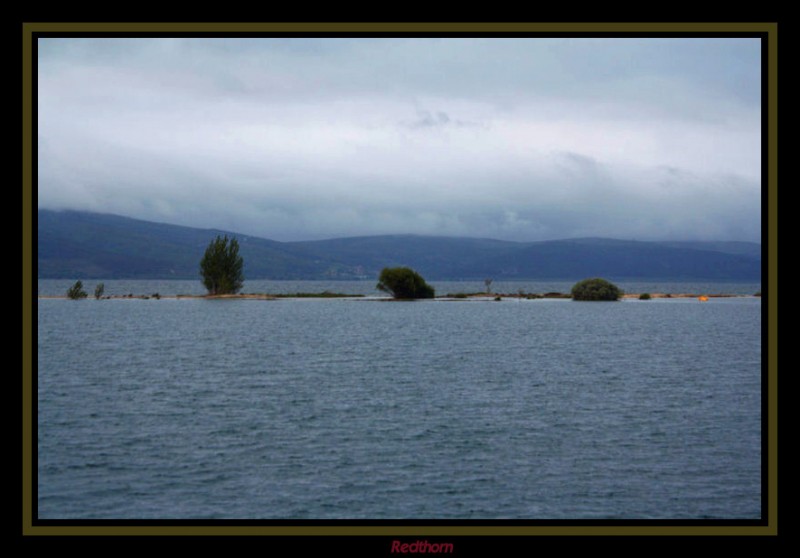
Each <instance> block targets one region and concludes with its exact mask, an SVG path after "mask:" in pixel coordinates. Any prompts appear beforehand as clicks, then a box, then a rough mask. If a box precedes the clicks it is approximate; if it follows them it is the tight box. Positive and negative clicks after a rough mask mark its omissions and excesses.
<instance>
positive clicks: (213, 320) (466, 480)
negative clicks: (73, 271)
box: [37, 281, 762, 519]
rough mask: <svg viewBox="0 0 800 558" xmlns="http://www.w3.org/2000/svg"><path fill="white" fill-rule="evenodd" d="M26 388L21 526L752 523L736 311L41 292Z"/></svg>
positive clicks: (752, 463)
mask: <svg viewBox="0 0 800 558" xmlns="http://www.w3.org/2000/svg"><path fill="white" fill-rule="evenodd" d="M42 283H44V284H45V287H46V289H51V288H52V289H55V287H53V286H52V284H50V283H53V282H46V281H45V282H40V285H39V291H40V293H42V289H43V286H42ZM55 283H58V282H55ZM135 283H136V285H131V284H128V285H127V286H125V288H123V289H122V292H126V291H125V289H127V288H130V289H133V290H132V292H134V293H135V294H138V293H142V294H145V293H151V292H161V293H162V294H169V293H170V292H171V291H170V290H169V289H168V286H165V285H164V284H158V285H155V284H152V283H147V282H135ZM143 283H144V284H143ZM179 283H182V282H179ZM273 283H274V282H273ZM64 284H66V285H67V286H69V284H70V282H69V281H66V282H64ZM93 285H94V282H86V288H87V290H90V289H93ZM109 285H111V287H112V288H111V289H110V288H109ZM340 285H341V284H340V283H334V284H332V285H331V286H330V287H325V288H330V290H335V291H339V292H343V289H342V288H341V287H340ZM134 286H136V288H135V289H134ZM475 286H476V287H478V288H475V289H474V290H481V289H480V287H482V283H480V284H479V283H476V284H475ZM570 286H571V285H570ZM117 287H119V285H116V286H115V285H113V284H112V282H108V281H107V282H106V292H107V293H108V294H113V289H114V288H117ZM140 287H141V288H140ZM493 287H494V290H501V289H500V288H498V287H499V286H498V285H493ZM717 287H718V286H717ZM750 287H751V286H748V291H747V293H748V294H751V293H752V292H753V289H752V288H750ZM755 287H756V290H758V289H759V288H760V287H759V286H755ZM58 288H60V283H58ZM169 288H171V289H172V292H175V293H177V292H191V291H189V290H188V289H186V287H185V285H183V284H180V285H174V284H171V286H169ZM286 288H287V289H288V290H287V291H286V292H295V291H317V290H324V288H323V289H319V288H318V286H317V285H314V284H310V285H309V284H308V283H302V284H295V286H292V287H286ZM524 288H525V289H526V290H532V291H533V290H537V289H533V288H531V289H528V287H524ZM46 289H45V290H46ZM470 289H472V287H469V288H464V289H459V290H470ZM676 289H677V287H676ZM64 290H66V287H65V288H64ZM251 290H252V291H253V292H257V289H248V285H246V286H245V291H247V292H250V291H251ZM516 290H517V288H514V289H513V290H511V291H510V292H516ZM543 290H561V291H568V290H569V288H563V287H559V288H554V289H538V292H541V291H543ZM649 290H652V291H653V292H656V291H658V290H659V289H656V288H653V289H649ZM687 290H688V291H690V292H693V289H691V288H686V289H683V288H680V289H678V290H676V291H673V292H685V291H687ZM719 291H720V289H718V288H717V289H715V290H711V289H709V291H708V292H719ZM122 292H121V293H119V294H122ZM273 292H277V291H273ZM662 292H663V289H662ZM723 292H728V291H723ZM42 294H47V293H42ZM52 294H63V291H61V292H55V293H52ZM37 388H38V469H37V471H38V497H37V504H38V515H39V517H40V518H43V519H47V518H52V519H56V518H58V519H90V518H98V519H106V518H159V519H165V518H166V519H168V518H211V519H215V518H233V519H242V518H260V519H299V518H303V519H306V518H308V519H365V518H366V519H508V518H513V519H582V518H592V519H594V518H612V519H617V518H622V519H624V518H636V519H664V518H676V519H686V518H736V519H740V518H742V519H757V518H760V516H761V513H762V510H761V492H762V486H761V301H760V299H757V298H733V299H711V300H710V301H709V302H705V303H701V302H698V301H697V300H694V299H670V300H663V299H660V300H651V301H638V300H627V301H624V302H618V303H581V302H572V301H569V300H530V301H529V300H517V299H513V300H512V299H506V300H503V301H502V302H492V301H486V302H474V301H457V302H453V301H451V302H447V301H417V302H382V301H374V300H358V299H349V300H275V301H258V300H197V299H162V300H158V301H156V300H152V299H151V300H137V299H133V300H124V299H115V300H104V301H95V300H92V299H90V300H84V301H69V300H62V299H39V300H38V374H37Z"/></svg>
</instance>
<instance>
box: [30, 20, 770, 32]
mask: <svg viewBox="0 0 800 558" xmlns="http://www.w3.org/2000/svg"><path fill="white" fill-rule="evenodd" d="M25 25H26V26H27V27H29V28H30V30H31V31H32V32H34V33H60V32H64V33H312V32H313V33H515V32H518V33H572V34H577V33H640V34H647V33H683V34H687V33H710V32H712V33H763V32H770V31H771V30H773V31H774V26H775V24H773V23H766V22H765V23H757V22H754V23H748V22H719V23H691V22H687V23H680V22H663V23H652V22H642V23H631V22H617V23H615V22H608V23H595V22H583V23H581V22H578V23H568V22H553V23H536V22H495V23H478V22H453V23H431V22H419V23H415V22H393V23H387V22H374V23H365V22H341V23H329V22H306V23H304V22H285V23H271V22H263V23H252V22H250V23H248V22H242V23H235V22H228V23H209V22H194V23H167V22H152V23H147V22H124V23H119V22H108V23H97V22H85V23H81V22H75V23H59V22H56V23H50V22H32V23H27V24H25ZM711 28H713V30H711Z"/></svg>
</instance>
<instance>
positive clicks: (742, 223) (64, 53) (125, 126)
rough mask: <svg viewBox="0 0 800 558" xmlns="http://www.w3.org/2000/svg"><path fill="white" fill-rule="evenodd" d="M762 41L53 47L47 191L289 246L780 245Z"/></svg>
mask: <svg viewBox="0 0 800 558" xmlns="http://www.w3.org/2000/svg"><path fill="white" fill-rule="evenodd" d="M760 56H761V47H760V42H759V40H758V39H674V38H666V39H587V38H582V39H578V38H573V39H566V38H565V39H538V38H531V39H500V38H486V39H456V38H444V39H419V38H406V39H389V38H353V39H39V56H38V80H39V81H38V87H39V90H38V147H39V152H38V169H39V184H38V203H39V207H40V208H49V209H61V208H70V209H86V210H92V211H101V212H110V213H116V214H120V215H126V216H130V217H137V218H143V219H149V220H154V221H161V222H168V223H174V224H181V225H190V226H197V227H204V228H206V227H208V228H211V227H213V228H221V229H226V230H231V231H234V232H240V233H245V234H250V235H257V236H263V237H266V238H273V239H275V240H305V239H319V238H332V237H339V236H358V235H371V234H394V233H412V234H433V235H451V236H453V235H459V236H460V235H464V236H474V237H488V238H499V239H508V240H547V239H557V238H571V237H584V236H603V237H613V238H622V239H638V240H660V239H685V240H689V239H705V240H750V241H757V242H758V241H760V239H761V147H760V146H761V91H760V85H761V71H760V69H761V64H760Z"/></svg>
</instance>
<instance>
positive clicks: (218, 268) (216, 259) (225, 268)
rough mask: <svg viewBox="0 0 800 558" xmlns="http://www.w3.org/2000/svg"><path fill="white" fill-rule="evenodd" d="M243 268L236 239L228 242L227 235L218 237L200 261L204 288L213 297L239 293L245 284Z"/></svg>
mask: <svg viewBox="0 0 800 558" xmlns="http://www.w3.org/2000/svg"><path fill="white" fill-rule="evenodd" d="M243 268H244V260H243V259H242V257H241V256H240V255H239V242H238V241H237V240H236V238H232V239H231V240H230V241H228V237H227V235H226V236H225V237H220V236H217V237H216V238H215V239H214V240H212V241H211V243H210V244H209V245H208V248H206V253H205V254H204V255H203V259H202V260H200V275H201V276H202V278H203V286H204V287H205V288H206V289H207V290H208V293H209V294H212V295H219V294H234V293H237V292H239V290H240V289H241V288H242V284H243V282H244V275H243Z"/></svg>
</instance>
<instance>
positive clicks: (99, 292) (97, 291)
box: [94, 283, 106, 300]
mask: <svg viewBox="0 0 800 558" xmlns="http://www.w3.org/2000/svg"><path fill="white" fill-rule="evenodd" d="M105 290H106V286H105V285H104V284H103V283H98V284H97V286H96V287H95V288H94V297H95V298H96V299H97V300H100V299H101V298H103V293H104V292H105Z"/></svg>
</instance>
